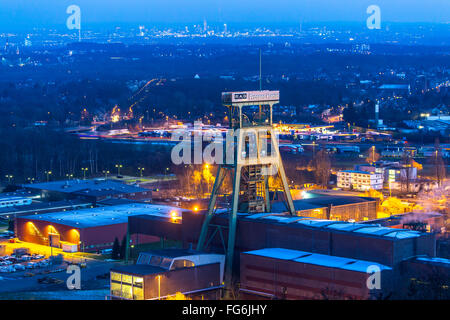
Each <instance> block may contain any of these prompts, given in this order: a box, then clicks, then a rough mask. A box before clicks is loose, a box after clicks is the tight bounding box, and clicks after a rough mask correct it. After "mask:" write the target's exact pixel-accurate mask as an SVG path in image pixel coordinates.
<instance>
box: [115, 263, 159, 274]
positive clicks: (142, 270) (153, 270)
mask: <svg viewBox="0 0 450 320" xmlns="http://www.w3.org/2000/svg"><path fill="white" fill-rule="evenodd" d="M111 271H112V272H117V273H121V274H122V273H125V274H134V275H139V276H144V275H149V274H157V273H163V272H167V269H164V268H161V267H155V266H151V265H149V264H133V265H126V266H114V267H112V268H111Z"/></svg>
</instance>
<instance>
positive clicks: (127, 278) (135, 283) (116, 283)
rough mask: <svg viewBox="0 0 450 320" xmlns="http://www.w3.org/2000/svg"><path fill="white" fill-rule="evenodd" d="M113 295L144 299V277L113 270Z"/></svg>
mask: <svg viewBox="0 0 450 320" xmlns="http://www.w3.org/2000/svg"><path fill="white" fill-rule="evenodd" d="M111 295H113V296H115V297H119V298H123V299H129V300H144V278H142V277H135V276H132V275H129V274H121V273H117V272H111Z"/></svg>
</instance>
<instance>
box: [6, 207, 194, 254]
mask: <svg viewBox="0 0 450 320" xmlns="http://www.w3.org/2000/svg"><path fill="white" fill-rule="evenodd" d="M184 211H186V210H184V209H179V208H176V207H170V206H165V205H154V204H145V203H134V204H124V205H117V206H108V207H98V208H91V209H83V210H74V211H67V212H64V211H63V212H54V213H47V214H37V215H30V216H22V217H18V218H17V219H16V225H15V228H16V232H17V233H16V236H17V237H18V238H19V239H20V240H22V241H26V242H32V243H37V244H42V245H52V246H54V247H62V244H68V245H70V246H71V247H72V248H74V247H75V248H74V249H72V250H73V251H74V250H76V251H98V250H101V249H106V248H111V247H112V245H113V243H114V239H115V238H118V239H119V241H120V240H121V239H122V238H123V237H125V236H126V234H127V227H128V218H129V217H132V216H136V215H142V214H145V215H147V216H152V217H157V218H158V219H160V220H161V221H166V222H167V223H170V224H178V223H179V217H181V214H182V213H183V212H184ZM137 239H139V243H146V242H154V241H158V240H159V237H156V236H152V235H139V234H137V233H136V234H134V237H132V238H131V240H132V243H136V242H137Z"/></svg>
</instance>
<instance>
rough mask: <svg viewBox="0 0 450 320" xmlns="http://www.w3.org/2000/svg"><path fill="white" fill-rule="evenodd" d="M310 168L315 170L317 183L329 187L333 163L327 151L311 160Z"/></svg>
mask: <svg viewBox="0 0 450 320" xmlns="http://www.w3.org/2000/svg"><path fill="white" fill-rule="evenodd" d="M310 166H311V167H312V168H313V171H314V177H315V179H316V183H317V184H319V185H321V186H327V185H328V181H329V180H330V170H331V161H330V157H329V156H328V153H327V152H326V151H325V150H320V151H319V152H317V154H316V156H315V157H314V158H313V159H312V160H311V162H310Z"/></svg>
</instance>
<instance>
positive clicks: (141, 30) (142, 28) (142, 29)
mask: <svg viewBox="0 0 450 320" xmlns="http://www.w3.org/2000/svg"><path fill="white" fill-rule="evenodd" d="M144 30H145V27H144V26H139V36H141V37H143V36H144Z"/></svg>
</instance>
